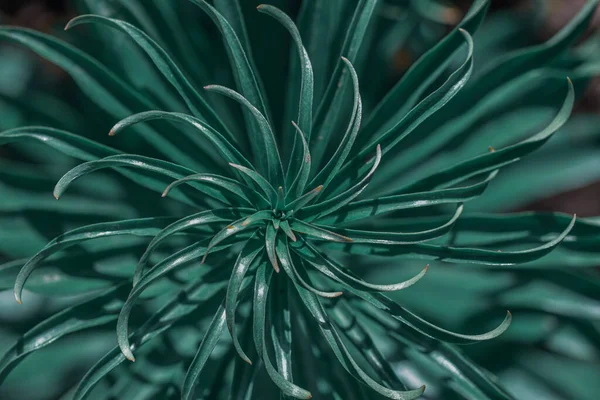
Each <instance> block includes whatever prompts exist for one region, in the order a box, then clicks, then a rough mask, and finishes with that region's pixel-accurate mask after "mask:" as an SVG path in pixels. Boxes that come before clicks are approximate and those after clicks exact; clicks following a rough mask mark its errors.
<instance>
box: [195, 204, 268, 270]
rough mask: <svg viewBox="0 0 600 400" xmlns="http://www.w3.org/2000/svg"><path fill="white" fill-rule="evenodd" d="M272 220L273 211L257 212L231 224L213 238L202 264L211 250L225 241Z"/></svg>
mask: <svg viewBox="0 0 600 400" xmlns="http://www.w3.org/2000/svg"><path fill="white" fill-rule="evenodd" d="M271 218H272V214H271V211H257V212H255V213H254V214H252V215H250V216H249V217H247V218H242V219H238V220H237V221H233V222H231V223H230V224H229V225H227V226H226V227H225V228H223V229H222V230H220V231H219V232H217V233H216V234H215V236H213V238H212V239H211V240H210V243H209V244H208V248H207V250H206V254H205V255H204V257H203V258H202V263H204V261H206V257H207V256H208V253H209V252H210V250H211V249H212V248H213V247H215V246H216V245H218V244H219V243H221V242H222V241H224V240H225V239H227V238H229V237H232V236H234V235H236V234H238V233H240V232H242V231H244V230H246V229H248V228H250V227H252V226H254V225H256V224H258V223H263V222H264V221H267V223H268V221H269V220H270V219H271Z"/></svg>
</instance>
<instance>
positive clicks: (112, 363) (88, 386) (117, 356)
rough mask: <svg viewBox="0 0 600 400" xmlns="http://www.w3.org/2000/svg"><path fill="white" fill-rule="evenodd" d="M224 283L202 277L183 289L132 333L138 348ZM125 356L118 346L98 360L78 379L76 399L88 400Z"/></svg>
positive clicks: (216, 290)
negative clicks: (214, 282) (93, 390)
mask: <svg viewBox="0 0 600 400" xmlns="http://www.w3.org/2000/svg"><path fill="white" fill-rule="evenodd" d="M220 289H221V287H220V286H219V285H210V283H209V282H207V281H205V280H203V279H199V280H196V281H194V282H192V283H191V284H189V285H188V286H187V287H186V288H184V289H183V290H181V291H180V292H179V293H177V294H176V295H175V296H173V297H172V298H171V300H169V301H168V303H166V304H165V305H164V306H162V307H161V308H160V309H159V310H158V311H157V312H155V313H154V314H153V315H152V317H151V318H150V319H149V320H148V321H147V322H146V323H144V325H142V326H141V327H140V328H139V329H138V330H137V331H136V332H135V333H133V334H132V335H131V338H130V339H131V343H132V347H133V348H138V347H140V346H142V345H143V344H144V343H146V342H148V341H150V340H152V339H153V338H155V337H156V336H158V335H160V334H161V333H163V332H164V331H166V330H167V329H169V328H170V327H171V326H172V325H173V324H174V323H176V322H177V321H178V320H179V319H181V318H184V317H185V316H187V315H188V314H190V313H191V312H192V311H194V310H196V309H198V308H200V307H202V305H203V304H205V303H204V301H205V300H206V299H207V298H210V297H211V296H213V295H214V294H215V293H217V292H218V291H219V290H220ZM125 360H126V358H125V356H124V355H123V353H122V352H121V349H120V348H119V347H118V346H117V347H115V348H113V349H112V350H111V351H110V352H108V353H107V354H106V355H105V356H104V357H103V358H102V359H101V360H100V361H98V362H97V363H96V364H95V365H94V366H93V367H92V368H91V369H90V370H89V371H88V372H87V373H86V375H85V376H84V377H83V379H81V381H80V382H79V384H78V386H77V389H76V391H75V394H74V395H73V400H85V399H87V398H88V397H89V395H90V393H91V391H92V389H94V387H95V386H96V384H97V383H98V382H99V381H100V380H101V379H102V378H104V377H105V376H106V375H108V374H109V373H110V372H111V371H112V370H114V369H115V368H116V367H118V366H119V365H120V364H121V363H123V361H125Z"/></svg>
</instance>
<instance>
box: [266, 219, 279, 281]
mask: <svg viewBox="0 0 600 400" xmlns="http://www.w3.org/2000/svg"><path fill="white" fill-rule="evenodd" d="M276 241H277V229H276V228H275V226H274V225H273V224H272V223H271V224H269V223H267V230H266V232H265V250H266V251H267V257H268V258H269V262H270V263H271V266H273V269H274V270H275V272H277V273H279V263H278V262H277V253H275V245H276Z"/></svg>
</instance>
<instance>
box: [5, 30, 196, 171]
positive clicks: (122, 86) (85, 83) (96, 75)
mask: <svg viewBox="0 0 600 400" xmlns="http://www.w3.org/2000/svg"><path fill="white" fill-rule="evenodd" d="M0 38H3V39H6V40H8V41H10V42H13V43H17V44H20V45H23V46H25V47H26V48H28V49H30V50H32V51H34V52H35V53H37V54H38V55H40V56H41V57H44V58H45V59H47V60H48V61H50V62H52V63H54V64H56V65H57V66H59V67H60V68H62V69H64V70H65V71H66V72H67V73H68V74H69V75H70V76H71V77H72V78H73V80H74V81H75V83H76V84H77V86H78V87H79V89H80V90H81V91H82V92H83V93H84V94H85V95H86V96H87V97H88V98H89V99H90V100H92V101H93V102H94V103H95V104H96V105H98V107H100V108H102V109H103V110H105V111H106V112H107V113H109V114H110V115H112V116H114V117H115V118H124V117H126V116H128V115H131V114H133V113H135V112H139V111H142V110H145V109H146V110H147V109H152V108H156V107H155V106H154V105H153V104H152V102H149V101H148V100H147V99H145V98H144V97H143V96H142V95H140V94H139V93H138V92H137V91H136V90H135V89H134V88H132V87H131V86H130V85H129V84H128V83H126V82H125V81H123V80H121V79H119V78H118V77H117V76H116V75H115V74H113V73H112V72H111V71H109V70H108V69H107V68H106V67H105V66H103V65H102V64H100V63H99V62H98V61H96V60H94V59H93V58H91V57H90V56H88V55H87V54H85V53H84V52H82V51H81V50H79V49H77V48H75V47H73V46H72V45H70V44H68V43H66V42H63V41H60V40H57V39H55V38H53V37H52V36H49V35H45V34H43V33H39V32H36V31H33V30H28V29H22V28H8V27H2V28H1V29H0ZM144 133H145V135H144V139H145V140H147V141H148V143H149V144H151V145H152V147H154V148H155V149H156V150H158V151H159V152H161V154H164V155H165V156H167V157H168V158H169V159H170V160H174V161H175V160H177V161H178V162H181V163H184V164H186V165H190V166H192V167H197V166H199V165H198V163H197V162H196V161H194V159H193V157H190V156H188V155H187V154H186V153H185V152H183V151H181V150H179V149H178V148H177V147H175V146H174V145H173V144H172V143H171V142H170V141H169V140H166V139H165V138H163V137H161V136H160V135H159V134H158V133H157V132H156V131H153V130H151V129H145V130H144Z"/></svg>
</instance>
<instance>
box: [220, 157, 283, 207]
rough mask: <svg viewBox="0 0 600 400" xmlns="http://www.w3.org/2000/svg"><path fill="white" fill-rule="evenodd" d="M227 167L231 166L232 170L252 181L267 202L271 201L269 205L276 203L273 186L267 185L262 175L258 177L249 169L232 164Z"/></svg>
mask: <svg viewBox="0 0 600 400" xmlns="http://www.w3.org/2000/svg"><path fill="white" fill-rule="evenodd" d="M229 165H231V166H232V167H233V168H235V169H237V170H238V171H240V172H241V173H242V174H244V175H246V176H248V177H250V179H252V180H253V181H254V182H255V183H256V184H257V185H258V187H259V188H260V189H261V190H262V191H263V193H264V194H265V196H267V198H268V199H269V201H271V204H276V203H277V191H276V190H275V188H274V187H273V185H271V184H270V183H269V181H268V180H266V179H265V178H264V177H263V176H262V175H260V174H259V173H258V172H256V171H254V170H252V169H250V168H246V167H244V166H242V165H238V164H233V163H229Z"/></svg>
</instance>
